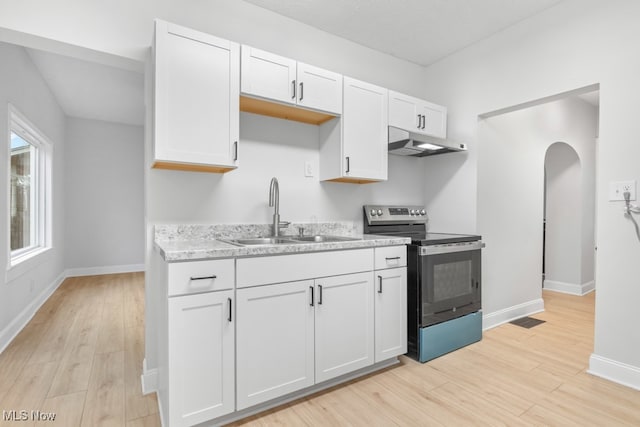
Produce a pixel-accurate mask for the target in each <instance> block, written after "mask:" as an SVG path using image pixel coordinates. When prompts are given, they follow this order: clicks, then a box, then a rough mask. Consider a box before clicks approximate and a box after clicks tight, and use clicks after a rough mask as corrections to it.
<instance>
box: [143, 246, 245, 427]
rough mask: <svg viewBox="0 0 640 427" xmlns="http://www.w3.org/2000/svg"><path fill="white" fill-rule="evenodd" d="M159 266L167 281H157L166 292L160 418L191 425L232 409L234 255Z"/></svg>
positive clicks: (176, 424) (233, 382) (233, 389)
mask: <svg viewBox="0 0 640 427" xmlns="http://www.w3.org/2000/svg"><path fill="white" fill-rule="evenodd" d="M154 256H158V255H157V254H154ZM162 268H163V269H164V274H160V275H159V276H158V277H163V278H164V279H163V280H165V281H166V282H165V283H163V284H156V285H157V286H162V288H163V289H165V290H166V293H167V295H169V297H168V301H167V302H166V304H167V308H166V314H165V316H166V324H165V325H164V328H166V329H164V330H165V331H166V337H167V338H166V340H164V339H163V340H161V342H162V343H163V344H162V352H163V355H162V356H161V359H162V360H164V361H165V362H163V363H162V364H161V369H160V372H159V375H160V377H161V379H160V382H161V384H163V386H161V387H160V393H159V398H160V401H161V403H162V407H163V412H164V414H165V420H166V421H168V424H169V425H172V426H190V425H194V424H198V423H201V422H204V421H207V420H211V419H213V418H217V417H220V416H222V415H226V414H229V413H231V412H233V411H234V410H235V378H234V371H235V331H234V322H235V313H234V304H233V303H234V291H233V286H234V285H233V277H234V271H233V260H213V261H194V262H187V263H172V264H167V263H164V264H163V267H162ZM187 282H190V285H187ZM196 284H202V285H196ZM203 289H204V290H207V291H208V292H203ZM172 290H173V291H172ZM172 292H174V293H178V294H180V295H177V296H170V295H171V293H172ZM163 317H164V316H163Z"/></svg>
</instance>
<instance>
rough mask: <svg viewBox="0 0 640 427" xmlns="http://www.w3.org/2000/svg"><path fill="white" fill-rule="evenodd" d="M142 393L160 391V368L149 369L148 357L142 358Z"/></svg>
mask: <svg viewBox="0 0 640 427" xmlns="http://www.w3.org/2000/svg"><path fill="white" fill-rule="evenodd" d="M140 381H141V382H142V394H149V393H154V392H156V391H158V370H157V369H147V359H146V358H145V359H143V360H142V375H141V376H140Z"/></svg>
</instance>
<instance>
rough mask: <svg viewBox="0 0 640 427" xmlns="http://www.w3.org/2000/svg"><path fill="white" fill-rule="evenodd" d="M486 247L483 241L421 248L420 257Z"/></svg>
mask: <svg viewBox="0 0 640 427" xmlns="http://www.w3.org/2000/svg"><path fill="white" fill-rule="evenodd" d="M484 247H485V244H484V242H483V241H481V240H478V241H476V242H467V243H454V244H452V245H432V246H420V256H425V255H438V254H450V253H454V252H467V251H475V250H478V249H482V248H484Z"/></svg>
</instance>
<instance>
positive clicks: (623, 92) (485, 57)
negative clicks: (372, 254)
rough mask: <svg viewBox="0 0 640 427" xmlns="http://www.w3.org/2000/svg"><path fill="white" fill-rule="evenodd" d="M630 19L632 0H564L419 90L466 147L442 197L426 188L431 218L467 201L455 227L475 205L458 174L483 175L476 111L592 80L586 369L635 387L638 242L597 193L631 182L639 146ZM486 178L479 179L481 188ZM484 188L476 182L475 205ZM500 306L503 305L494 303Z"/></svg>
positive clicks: (637, 61)
mask: <svg viewBox="0 0 640 427" xmlns="http://www.w3.org/2000/svg"><path fill="white" fill-rule="evenodd" d="M638 16H640V2H637V1H634V0H613V1H608V2H601V1H597V0H582V1H578V0H565V1H563V2H561V3H559V4H558V5H557V6H556V7H554V8H551V9H549V10H546V11H544V12H542V13H540V14H538V15H536V16H534V17H533V18H531V19H528V20H525V21H522V22H521V23H519V24H518V25H515V26H513V27H511V28H509V29H507V30H505V31H503V32H500V33H498V34H496V35H494V36H492V37H490V38H488V39H486V40H484V41H483V42H480V43H478V44H476V45H474V46H471V47H469V48H467V49H464V50H462V51H460V52H458V53H456V54H454V55H451V56H450V57H448V58H446V59H444V60H443V61H441V62H439V63H437V64H434V65H433V66H431V67H429V68H428V69H427V72H426V74H425V90H426V91H427V93H428V94H430V97H431V98H432V99H434V100H435V101H436V102H442V103H444V104H445V105H447V106H448V108H449V112H450V114H449V134H450V135H451V136H453V137H456V138H458V139H464V140H466V141H467V142H468V143H469V145H470V153H469V159H468V161H467V162H466V163H465V164H464V165H463V166H462V167H461V168H460V171H459V173H458V174H456V175H455V176H454V177H453V178H452V179H451V180H450V181H449V185H448V187H449V191H448V193H447V194H437V193H435V191H434V189H433V188H428V189H427V194H426V198H427V200H434V202H433V203H432V204H431V213H432V220H433V221H434V222H439V223H443V224H446V223H447V219H446V216H445V215H446V210H447V209H448V204H449V202H453V201H455V200H456V199H458V198H462V199H464V200H466V201H467V202H466V205H467V209H466V212H468V215H467V217H466V218H464V219H463V220H461V221H460V225H461V227H467V226H469V225H471V224H472V223H473V221H474V218H475V216H476V206H477V204H476V202H475V201H474V200H475V194H476V193H475V188H474V185H473V182H467V180H466V177H469V176H471V175H473V174H474V173H475V170H476V169H477V170H478V177H479V178H481V176H482V174H483V173H485V172H483V171H481V170H480V168H481V167H483V165H482V164H481V163H479V160H478V152H482V151H483V150H484V146H482V145H481V142H480V141H479V140H478V136H477V135H478V115H479V114H484V113H487V112H491V111H495V110H499V109H502V108H507V107H510V106H513V105H517V104H521V103H526V102H528V101H532V100H536V99H540V98H544V97H547V96H552V95H555V94H558V93H561V92H565V91H569V90H573V89H576V88H581V87H586V86H589V85H592V84H594V83H599V84H600V121H599V143H598V162H599V165H598V178H597V194H598V199H597V201H596V205H597V224H596V229H597V237H596V241H597V242H598V255H597V262H596V272H597V273H596V282H597V284H598V291H597V293H596V316H595V318H596V326H595V349H594V355H593V356H592V359H591V370H592V371H593V372H595V373H597V374H598V375H601V376H605V377H608V378H612V379H614V380H616V381H620V382H625V383H630V384H633V385H634V386H635V387H640V374H638V372H639V371H638V369H640V334H630V333H625V332H627V331H629V325H635V324H636V323H637V319H636V312H637V307H636V303H635V301H638V300H640V286H638V283H637V277H638V262H637V260H638V259H639V257H640V243H639V242H638V241H637V239H636V237H635V233H634V231H633V227H632V225H631V224H630V223H629V221H627V220H625V218H624V216H623V215H622V213H621V209H622V204H621V203H619V202H617V203H612V202H609V201H608V200H607V197H606V195H607V188H608V184H609V182H610V181H617V180H628V179H635V180H638V179H640V167H639V163H638V159H640V145H639V144H637V143H635V141H637V140H638V138H640V121H639V120H638V119H637V118H638V117H639V116H640V97H637V96H633V94H635V93H640V79H638V75H640V55H639V54H638V49H637V40H639V39H640V26H638V25H637V20H638ZM436 161H439V159H429V160H428V162H429V163H430V162H436ZM505 161H506V159H505ZM490 183H491V181H484V183H483V182H482V180H480V179H479V180H478V185H480V186H483V185H488V184H490ZM488 190H490V189H487V188H484V187H482V188H480V187H479V188H478V200H479V201H480V200H482V198H483V197H484V194H485V193H486V192H487V191H488ZM480 217H481V213H480V212H478V219H480ZM479 231H482V230H479ZM486 253H487V255H488V254H490V248H489V246H488V247H487V251H486ZM496 262H499V260H496ZM485 301H489V300H485ZM509 303H510V302H508V301H502V303H501V304H503V305H501V307H508V306H507V305H504V304H509ZM494 308H498V307H494Z"/></svg>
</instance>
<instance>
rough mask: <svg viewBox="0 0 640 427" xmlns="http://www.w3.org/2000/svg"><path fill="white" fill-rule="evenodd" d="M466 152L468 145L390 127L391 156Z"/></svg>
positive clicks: (420, 155) (423, 155) (421, 155)
mask: <svg viewBox="0 0 640 427" xmlns="http://www.w3.org/2000/svg"><path fill="white" fill-rule="evenodd" d="M466 150H467V145H466V144H462V143H457V142H453V141H450V140H447V139H442V138H434V137H432V136H427V135H422V134H419V133H414V132H409V131H406V130H404V129H399V128H396V127H393V126H389V154H395V155H398V156H414V157H425V156H433V155H436V154H444V153H452V152H455V151H466Z"/></svg>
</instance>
